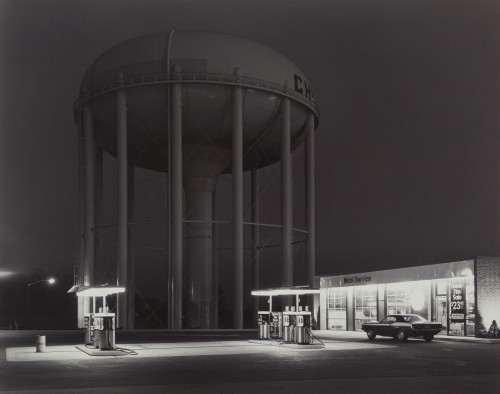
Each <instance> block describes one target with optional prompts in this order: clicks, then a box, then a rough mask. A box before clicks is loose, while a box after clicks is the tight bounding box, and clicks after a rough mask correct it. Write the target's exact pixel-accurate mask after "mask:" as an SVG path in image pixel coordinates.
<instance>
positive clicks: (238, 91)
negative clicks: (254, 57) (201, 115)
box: [233, 68, 243, 328]
mask: <svg viewBox="0 0 500 394" xmlns="http://www.w3.org/2000/svg"><path fill="white" fill-rule="evenodd" d="M239 74H240V72H239V69H238V68H236V69H235V70H234V75H235V76H238V75H239ZM233 258H234V314H233V324H234V328H243V92H242V88H240V87H234V88H233Z"/></svg>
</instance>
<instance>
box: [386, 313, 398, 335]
mask: <svg viewBox="0 0 500 394" xmlns="http://www.w3.org/2000/svg"><path fill="white" fill-rule="evenodd" d="M396 320H397V319H396V317H395V316H387V327H386V328H385V333H384V335H385V336H388V337H393V336H394V335H395V334H396V331H397V330H398V324H397V323H396Z"/></svg>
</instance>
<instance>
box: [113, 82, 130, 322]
mask: <svg viewBox="0 0 500 394" xmlns="http://www.w3.org/2000/svg"><path fill="white" fill-rule="evenodd" d="M118 79H119V81H120V80H121V81H122V80H123V75H122V74H121V73H120V74H119V75H118ZM116 161H117V170H118V171H117V172H118V174H117V197H118V209H117V251H116V260H117V271H116V272H117V285H118V286H124V287H125V288H126V293H127V292H128V291H130V289H129V288H128V286H127V280H128V272H127V271H128V259H127V257H128V190H127V189H128V187H127V183H128V182H127V180H128V179H127V97H126V92H125V90H124V89H119V90H117V91H116ZM126 293H125V294H124V293H121V294H119V295H118V316H117V319H116V321H117V323H116V326H117V327H121V328H125V329H127V328H128V317H127V312H128V305H127V297H128V295H127V294H126Z"/></svg>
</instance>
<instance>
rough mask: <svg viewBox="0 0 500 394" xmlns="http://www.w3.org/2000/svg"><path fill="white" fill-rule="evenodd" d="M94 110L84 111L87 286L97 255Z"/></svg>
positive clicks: (85, 282) (85, 109)
mask: <svg viewBox="0 0 500 394" xmlns="http://www.w3.org/2000/svg"><path fill="white" fill-rule="evenodd" d="M92 121H93V119H92V110H91V109H90V107H89V106H88V105H87V106H85V108H84V109H83V138H84V142H83V143H84V157H85V234H84V238H85V254H84V255H85V276H84V284H85V286H92V285H93V284H94V254H95V233H94V227H95V189H94V130H93V126H92Z"/></svg>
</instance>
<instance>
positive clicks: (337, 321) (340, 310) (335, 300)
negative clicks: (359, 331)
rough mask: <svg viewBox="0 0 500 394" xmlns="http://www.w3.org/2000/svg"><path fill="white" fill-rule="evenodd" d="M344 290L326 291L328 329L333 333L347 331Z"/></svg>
mask: <svg viewBox="0 0 500 394" xmlns="http://www.w3.org/2000/svg"><path fill="white" fill-rule="evenodd" d="M346 298H347V297H346V289H345V288H339V289H329V290H328V329H329V330H334V331H345V330H347V319H346V310H347V309H346V305H347V302H346Z"/></svg>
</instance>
